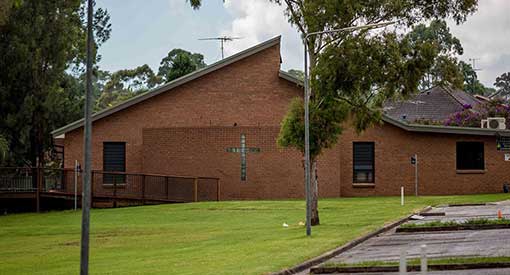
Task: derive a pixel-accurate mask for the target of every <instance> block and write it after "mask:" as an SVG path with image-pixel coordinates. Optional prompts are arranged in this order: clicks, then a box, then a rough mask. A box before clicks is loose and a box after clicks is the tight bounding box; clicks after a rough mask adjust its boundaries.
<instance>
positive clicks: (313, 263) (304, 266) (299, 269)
mask: <svg viewBox="0 0 510 275" xmlns="http://www.w3.org/2000/svg"><path fill="white" fill-rule="evenodd" d="M431 209H432V206H427V207H425V208H423V209H422V210H420V211H418V212H416V213H413V214H411V215H408V216H407V217H404V218H402V219H400V220H398V221H395V222H392V223H390V224H387V225H385V226H383V227H382V228H380V229H377V230H375V231H373V232H370V233H368V234H366V235H363V236H361V237H359V238H357V239H354V240H352V241H350V242H348V243H346V244H344V245H342V246H340V247H337V248H335V249H333V250H330V251H328V252H326V253H324V254H322V255H320V256H318V257H315V258H313V259H310V260H308V261H305V262H303V263H301V264H299V265H296V266H294V267H291V268H288V269H284V270H281V271H278V272H274V273H271V274H270V275H291V274H296V273H299V272H302V271H305V270H307V269H309V268H311V267H313V266H316V265H318V264H321V263H323V262H325V261H327V260H329V259H331V258H333V257H335V256H337V255H338V254H340V253H343V252H345V251H347V250H349V249H351V248H353V247H355V246H357V245H359V244H361V243H362V242H364V241H366V240H368V239H370V238H372V237H375V236H377V235H380V234H382V233H385V232H387V231H389V230H391V229H393V228H395V227H397V226H399V225H401V224H403V223H405V222H407V221H409V220H410V218H411V216H413V215H416V214H421V213H425V212H428V211H430V210H431Z"/></svg>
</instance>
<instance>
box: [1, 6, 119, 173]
mask: <svg viewBox="0 0 510 275" xmlns="http://www.w3.org/2000/svg"><path fill="white" fill-rule="evenodd" d="M10 2H11V5H10V6H9V7H10V8H9V13H8V17H7V18H6V19H5V21H4V25H3V26H2V27H1V28H0V56H2V58H0V128H1V129H2V130H3V131H4V134H5V137H6V138H7V139H8V141H9V143H10V149H11V156H12V158H13V161H12V162H14V163H15V164H26V165H36V159H39V161H40V162H43V161H44V152H45V151H46V150H47V149H48V148H50V145H51V135H50V132H51V130H52V129H54V128H56V127H58V126H59V125H57V123H58V121H62V117H64V116H65V115H66V113H65V112H59V111H58V110H54V109H53V108H54V107H56V106H59V102H60V100H61V99H62V97H67V96H68V93H67V90H65V89H62V84H63V82H65V78H66V76H67V75H68V73H69V72H71V71H77V72H78V71H80V70H82V69H80V68H83V63H84V60H85V38H86V35H85V31H86V24H85V18H86V17H85V12H84V10H85V9H84V1H82V0H54V1H44V0H30V1H22V0H12V1H10ZM109 18H110V17H109V15H108V12H107V11H106V10H103V9H97V12H96V14H95V17H94V29H95V32H96V36H97V37H98V39H97V40H96V45H95V46H96V47H95V48H96V49H97V47H99V46H100V45H101V43H103V42H104V41H106V40H107V39H108V38H109V36H110V31H111V25H110V23H109Z"/></svg>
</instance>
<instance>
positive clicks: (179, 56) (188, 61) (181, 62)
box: [158, 49, 206, 83]
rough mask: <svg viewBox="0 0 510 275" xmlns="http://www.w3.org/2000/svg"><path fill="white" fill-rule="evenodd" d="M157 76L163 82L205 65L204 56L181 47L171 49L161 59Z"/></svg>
mask: <svg viewBox="0 0 510 275" xmlns="http://www.w3.org/2000/svg"><path fill="white" fill-rule="evenodd" d="M160 65H161V66H160V67H159V72H158V76H159V77H161V78H162V79H163V81H164V82H165V83H167V82H170V81H172V80H174V79H177V78H179V77H181V76H183V75H187V74H189V73H192V72H194V71H196V70H198V69H201V68H203V67H205V66H206V64H205V63H204V56H203V55H202V54H199V53H190V52H188V51H185V50H183V49H173V50H171V51H170V52H169V53H168V55H167V56H166V57H164V58H163V59H162V60H161V63H160Z"/></svg>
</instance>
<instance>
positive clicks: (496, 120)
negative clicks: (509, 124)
mask: <svg viewBox="0 0 510 275" xmlns="http://www.w3.org/2000/svg"><path fill="white" fill-rule="evenodd" d="M486 125H487V126H486V128H489V129H493V130H505V129H506V120H505V118H504V117H489V118H487V124H486ZM482 127H483V120H482Z"/></svg>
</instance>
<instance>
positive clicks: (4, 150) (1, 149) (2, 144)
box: [0, 135, 9, 163]
mask: <svg viewBox="0 0 510 275" xmlns="http://www.w3.org/2000/svg"><path fill="white" fill-rule="evenodd" d="M8 153H9V142H8V141H7V139H6V138H5V137H4V136H2V135H0V163H1V162H2V161H3V160H4V159H5V158H6V157H7V154H8Z"/></svg>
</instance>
